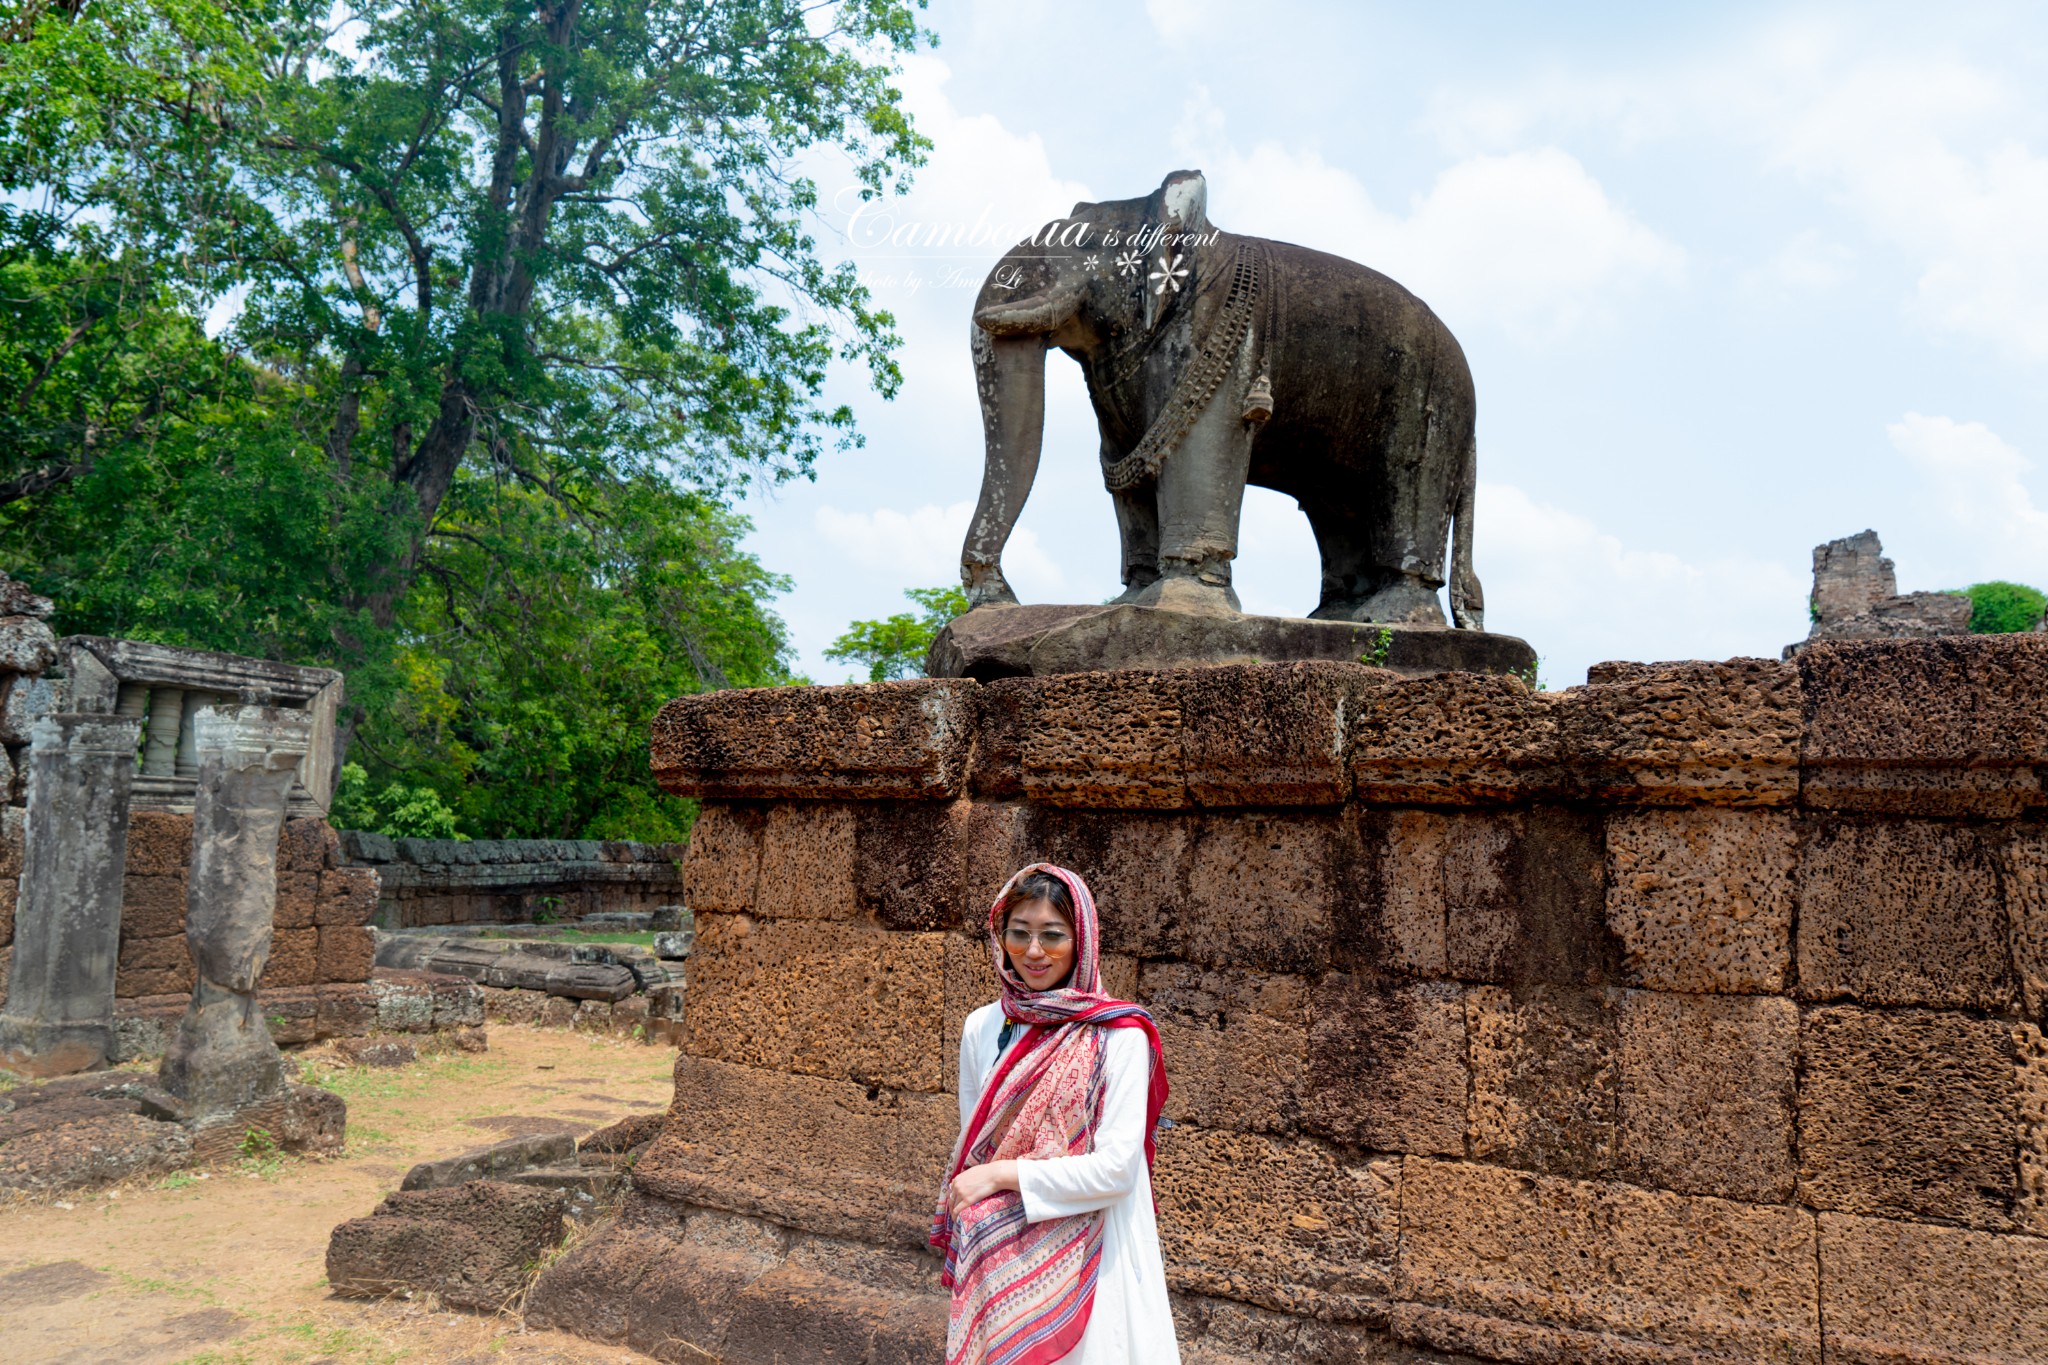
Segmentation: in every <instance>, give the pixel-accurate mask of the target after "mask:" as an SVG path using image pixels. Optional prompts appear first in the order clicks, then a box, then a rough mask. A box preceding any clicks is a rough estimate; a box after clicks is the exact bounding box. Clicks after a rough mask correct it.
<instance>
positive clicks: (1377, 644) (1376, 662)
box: [1358, 626, 1394, 668]
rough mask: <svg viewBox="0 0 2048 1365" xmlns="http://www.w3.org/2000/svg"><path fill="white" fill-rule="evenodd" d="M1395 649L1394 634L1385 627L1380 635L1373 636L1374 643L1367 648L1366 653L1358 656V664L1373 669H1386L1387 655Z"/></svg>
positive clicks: (1380, 629) (1381, 629) (1382, 627)
mask: <svg viewBox="0 0 2048 1365" xmlns="http://www.w3.org/2000/svg"><path fill="white" fill-rule="evenodd" d="M1393 647H1394V632H1393V631H1392V630H1390V629H1388V628H1387V627H1385V626H1381V627H1380V628H1379V631H1378V633H1377V634H1375V635H1374V636H1373V640H1372V643H1371V644H1370V645H1368V646H1366V650H1365V653H1363V654H1361V655H1359V656H1358V662H1360V663H1362V664H1368V665H1370V666H1371V667H1373V668H1381V667H1384V666H1385V664H1386V662H1387V653H1388V651H1390V650H1392V649H1393Z"/></svg>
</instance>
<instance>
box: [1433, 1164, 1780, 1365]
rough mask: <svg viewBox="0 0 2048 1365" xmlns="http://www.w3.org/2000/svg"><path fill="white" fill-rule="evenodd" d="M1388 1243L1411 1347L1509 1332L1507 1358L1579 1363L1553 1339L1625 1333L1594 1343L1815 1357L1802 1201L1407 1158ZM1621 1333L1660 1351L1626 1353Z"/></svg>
mask: <svg viewBox="0 0 2048 1365" xmlns="http://www.w3.org/2000/svg"><path fill="white" fill-rule="evenodd" d="M1400 1248H1401V1249H1400V1275H1401V1285H1400V1294H1401V1297H1402V1298H1403V1299H1406V1300H1410V1301H1411V1302H1412V1304H1413V1306H1412V1307H1409V1308H1406V1309H1404V1310H1402V1311H1398V1312H1397V1313H1396V1317H1395V1328H1396V1331H1397V1333H1398V1334H1399V1335H1401V1336H1402V1337H1403V1338H1404V1339H1405V1340H1409V1341H1413V1342H1416V1343H1417V1344H1426V1345H1438V1344H1439V1343H1441V1344H1442V1345H1444V1346H1447V1347H1449V1348H1451V1349H1462V1348H1460V1347H1458V1346H1456V1345H1454V1344H1453V1342H1454V1341H1455V1334H1457V1333H1464V1334H1467V1335H1466V1337H1465V1340H1466V1342H1467V1343H1468V1344H1472V1345H1477V1344H1480V1343H1482V1342H1485V1341H1486V1340H1487V1338H1488V1337H1489V1336H1492V1337H1493V1338H1494V1340H1495V1341H1496V1342H1498V1341H1499V1340H1500V1339H1501V1338H1503V1337H1518V1338H1519V1340H1518V1342H1517V1346H1518V1349H1517V1350H1516V1352H1515V1353H1514V1354H1513V1355H1512V1356H1510V1357H1509V1358H1516V1359H1524V1360H1576V1359H1584V1358H1585V1356H1584V1354H1582V1353H1581V1352H1580V1351H1578V1350H1576V1349H1575V1348H1576V1347H1578V1346H1580V1345H1581V1344H1582V1343H1579V1342H1577V1341H1575V1340H1574V1339H1573V1338H1571V1337H1570V1336H1568V1335H1564V1334H1568V1333H1571V1332H1575V1331H1583V1332H1592V1333H1611V1334H1613V1335H1614V1336H1616V1337H1620V1338H1623V1341H1620V1342H1612V1341H1610V1342H1608V1343H1604V1344H1605V1345H1607V1346H1608V1349H1609V1350H1612V1351H1613V1352H1614V1354H1613V1355H1612V1356H1611V1357H1610V1358H1611V1359H1614V1360H1617V1361H1619V1360H1628V1359H1639V1360H1649V1359H1670V1360H1694V1359H1713V1360H1721V1359H1727V1360H1773V1361H1800V1362H1817V1361H1818V1360H1819V1356H1820V1353H1819V1345H1820V1343H1819V1337H1820V1321H1819V1296H1820V1286H1819V1282H1818V1281H1819V1275H1818V1270H1819V1262H1818V1259H1817V1257H1816V1255H1815V1236H1814V1224H1813V1218H1812V1215H1810V1214H1808V1213H1805V1212H1804V1211H1802V1210H1798V1209H1788V1208H1768V1207H1758V1206H1756V1205H1751V1204H1739V1203H1734V1202H1731V1201H1728V1200H1723V1199H1707V1198H1696V1197H1689V1196H1686V1195H1680V1194H1672V1193H1668V1192H1665V1191H1656V1190H1641V1189H1636V1188H1635V1187H1633V1186H1629V1185H1615V1184H1605V1183H1600V1182H1594V1181H1577V1180H1565V1179H1560V1178H1557V1177H1553V1176H1531V1175H1527V1174H1524V1173H1522V1172H1519V1171H1512V1170H1504V1169H1502V1168H1499V1167H1494V1166H1481V1165H1469V1164H1461V1163H1447V1162H1441V1161H1431V1160H1428V1159H1427V1158H1423V1157H1409V1158H1407V1159H1406V1160H1405V1161H1403V1162H1402V1181H1401V1241H1400ZM1458 1314H1470V1315H1473V1317H1474V1318H1475V1319H1477V1320H1478V1321H1470V1320H1468V1321H1464V1322H1460V1321H1458V1320H1457V1319H1456V1316H1455V1315H1458ZM1488 1327H1491V1328H1493V1329H1494V1330H1493V1332H1492V1333H1489V1332H1488V1331H1486V1329H1487V1328H1488ZM1546 1328H1548V1329H1553V1330H1551V1331H1546V1330H1544V1329H1546ZM1474 1337H1477V1338H1478V1341H1474V1340H1473V1338H1474ZM1447 1338H1450V1339H1447ZM1630 1342H1644V1343H1656V1344H1658V1345H1661V1346H1666V1347H1670V1348H1673V1351H1672V1352H1671V1353H1670V1354H1668V1355H1652V1354H1651V1353H1650V1352H1647V1351H1645V1352H1642V1353H1641V1354H1640V1355H1634V1356H1631V1355H1629V1354H1625V1351H1626V1347H1627V1344H1628V1343H1630Z"/></svg>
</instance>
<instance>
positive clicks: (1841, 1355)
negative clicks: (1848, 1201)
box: [1820, 1213, 2048, 1365]
mask: <svg viewBox="0 0 2048 1365" xmlns="http://www.w3.org/2000/svg"><path fill="white" fill-rule="evenodd" d="M1820 1255H1821V1264H1822V1266H1823V1267H1825V1271H1826V1273H1825V1276H1824V1278H1823V1280H1822V1286H1821V1317H1822V1319H1823V1321H1825V1322H1826V1324H1827V1342H1826V1346H1827V1358H1828V1360H1830V1361H1842V1362H1845V1365H1900V1362H1908V1361H1911V1362H1919V1361H1930V1362H1931V1361H1950V1360H1953V1361H1971V1362H1977V1361H1986V1362H1994V1361H1995V1362H2000V1363H2001V1365H2003V1363H2004V1362H2014V1365H2017V1362H2020V1361H2035V1360H2048V1241H2044V1240H2043V1239H2041V1238H2038V1237H2001V1236H1997V1235H1995V1234H1992V1233H1987V1232H1971V1231H1968V1230H1966V1229H1963V1228H1955V1227H1939V1226H1934V1225H1930V1224H1927V1223H1905V1222H1898V1221H1895V1220H1893V1219H1889V1218H1853V1217H1848V1216H1846V1215H1843V1214H1836V1213H1824V1214H1822V1215H1821V1216H1820Z"/></svg>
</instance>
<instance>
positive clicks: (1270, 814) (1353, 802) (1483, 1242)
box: [528, 635, 2048, 1365]
mask: <svg viewBox="0 0 2048 1365" xmlns="http://www.w3.org/2000/svg"><path fill="white" fill-rule="evenodd" d="M2044 698H2048V638H2044V637H2042V636H2040V635H2027V636H2006V637H1969V636H1960V637H1951V638H1935V639H1918V640H1884V641H1826V640H1819V641H1815V642H1813V643H1811V644H1809V645H1808V646H1806V647H1805V648H1804V649H1803V650H1801V652H1800V653H1799V654H1798V656H1797V657H1796V659H1794V660H1791V661H1785V662H1781V661H1775V660H1771V661H1766V660H1757V659H1737V660H1731V661H1728V662H1725V663H1683V664H1666V665H1634V664H1614V665H1605V666H1602V667H1600V668H1597V669H1595V670H1594V671H1593V673H1592V676H1591V677H1590V678H1589V681H1588V683H1587V684H1586V685H1585V686H1583V687H1575V688H1571V689H1568V690H1566V691H1563V692H1557V693H1545V692H1532V691H1531V690H1530V689H1529V688H1528V687H1526V686H1525V685H1524V684H1523V683H1522V682H1521V680H1519V679H1518V678H1514V677H1501V676H1482V675H1478V674H1472V673H1440V674H1436V675H1433V676H1426V677H1402V676H1398V675H1396V674H1393V673H1390V672H1387V671H1385V670H1379V669H1374V668H1370V667H1366V666H1363V665H1358V664H1317V663H1307V664H1265V665H1247V666H1229V667H1215V668H1206V669H1196V670H1189V671H1172V670H1167V671H1137V670H1133V671H1123V672H1095V673H1076V674H1069V675H1064V676H1054V677H1045V678H1013V679H1008V680H1003V681H998V682H992V683H986V684H980V683H976V682H973V681H969V680H943V681H921V682H907V683H884V684H877V685H872V686H864V687H844V688H786V689H774V690H763V691H734V692H721V693H716V694H712V695H707V696H700V697H690V698H684V699H681V700H678V701H676V702H673V703H671V704H670V705H669V706H668V707H667V708H665V709H664V710H663V711H662V713H661V715H660V716H659V718H658V719H657V721H656V722H655V726H654V732H653V761H654V767H655V771H656V773H657V774H658V776H659V777H660V780H661V781H662V782H663V784H664V785H665V786H667V788H668V789H669V790H671V791H674V792H677V793H681V794H688V795H695V796H699V797H701V798H703V800H704V802H705V805H704V810H703V815H702V818H701V820H700V822H699V823H698V826H697V830H696V833H695V836H694V838H693V840H692V842H691V846H690V851H689V856H688V861H687V864H686V866H685V869H684V878H685V887H686V892H687V895H688V898H689V901H690V903H691V905H692V907H693V908H694V910H695V911H696V914H697V926H698V941H697V944H696V948H695V951H694V954H693V956H692V959H691V962H692V967H691V972H692V980H691V995H690V1001H689V1009H688V1020H687V1025H686V1030H685V1036H684V1041H683V1046H682V1053H681V1055H680V1057H679V1058H678V1060H677V1063H676V1073H675V1100H674V1104H673V1106H672V1107H671V1109H670V1110H669V1112H668V1115H667V1118H666V1121H665V1123H664V1124H663V1125H662V1127H661V1130H660V1134H659V1136H658V1137H657V1138H656V1139H655V1140H654V1141H653V1143H652V1145H651V1146H650V1147H648V1148H647V1149H646V1150H645V1151H644V1152H642V1154H641V1155H640V1157H639V1159H638V1161H637V1164H636V1166H635V1168H634V1171H633V1186H634V1190H633V1193H632V1194H631V1195H630V1196H629V1197H628V1200H627V1202H626V1204H625V1206H624V1208H623V1210H622V1212H621V1214H620V1216H619V1217H618V1218H617V1219H616V1220H615V1221H613V1222H612V1223H610V1224H609V1225H606V1226H603V1227H601V1228H600V1229H598V1230H596V1231H594V1232H593V1234H592V1235H591V1236H590V1237H588V1238H587V1239H586V1240H584V1241H583V1242H582V1243H580V1244H579V1245H577V1246H576V1247H575V1248H574V1249H573V1250H571V1251H570V1252H569V1253H568V1254H567V1255H566V1257H564V1258H563V1259H562V1260H560V1261H559V1262H557V1263H556V1264H554V1265H553V1266H552V1267H551V1268H549V1269H548V1270H547V1271H546V1272H545V1273H544V1274H543V1275H542V1276H541V1277H540V1279H539V1281H538V1283H537V1284H536V1285H535V1287H534V1289H533V1290H532V1292H531V1295H530V1298H529V1300H528V1309H529V1320H530V1321H531V1322H533V1323H535V1324H537V1325H552V1326H558V1327H563V1328H567V1329H569V1330H571V1331H574V1332H577V1333H580V1334H582V1335H584V1336H587V1337H592V1338H595V1339H598V1340H601V1341H609V1342H621V1343H627V1344H630V1345H632V1346H633V1347H636V1348H638V1349H640V1350H642V1351H645V1352H647V1353H649V1354H651V1355H654V1356H656V1357H657V1358H659V1359H662V1360H670V1361H702V1360H707V1359H718V1360H722V1361H725V1362H729V1365H755V1363H756V1362H758V1363H759V1365H768V1363H769V1362H791V1361H847V1362H853V1361H862V1362H872V1363H873V1365H880V1363H881V1362H905V1363H906V1365H907V1363H908V1362H928V1361H933V1360H937V1359H939V1358H940V1356H941V1353H942V1349H943V1342H944V1336H945V1302H946V1300H945V1295H944V1293H943V1291H942V1290H940V1289H939V1287H938V1283H937V1275H938V1266H937V1264H936V1262H935V1261H934V1260H933V1258H932V1257H931V1256H930V1254H929V1253H928V1252H927V1251H926V1249H925V1236H926V1228H927V1220H928V1217H929V1214H930V1212H931V1208H932V1205H933V1201H934V1198H935V1196H936V1193H937V1183H938V1180H939V1177H940V1174H941V1170H942V1167H943V1164H944V1162H945V1159H946V1156H947V1153H948V1150H949V1145H950V1143H951V1141H952V1138H953V1134H954V1128H955V1125H956V1122H957V1114H956V1112H955V1103H954V1098H953V1095H952V1093H951V1092H952V1091H953V1089H954V1086H955V1083H956V1082H955V1077H954V1075H953V1068H954V1056H955V1048H956V1046H957V1040H958V1033H959V1027H960V1021H961V1018H962V1016H963V1015H964V1014H965V1013H966V1012H967V1011H968V1010H969V1009H971V1008H973V1007H974V1006H977V1005H979V1004H981V1003H983V1002H984V1001H986V1000H988V999H991V998H993V995H994V985H993V982H992V980H991V979H990V978H989V975H988V967H987V958H986V955H985V953H984V952H983V950H982V948H981V946H980V942H979V938H978V935H979V933H980V920H981V916H982V915H983V914H984V913H985V911H986V907H987V904H988V902H989V901H990V899H991V898H992V897H993V895H994V893H995V891H996V889H997V888H998V886H999V885H1000V883H1001V882H1002V880H1003V878H1004V877H1005V876H1006V875H1007V874H1008V873H1009V872H1010V871H1011V870H1013V869H1014V868H1016V867H1017V866H1018V865H1020V864H1022V863H1024V862H1027V861H1031V860H1035V859H1049V860H1053V861H1057V862H1059V863H1061V864H1064V865H1067V866H1070V867H1073V868H1075V869H1077V870H1080V871H1081V872H1082V873H1083V874H1084V875H1085V876H1087V877H1088V878H1089V879H1090V881H1091V883H1092V884H1093V886H1094V888H1095V891H1096V894H1097V897H1098V900H1099V903H1100V907H1101V914H1102V923H1103V931H1104V939H1105V944H1104V947H1105V954H1106V955H1105V958H1104V974H1105V977H1106V983H1105V984H1106V987H1107V989H1109V990H1110V991H1112V992H1115V993H1118V994H1124V995H1129V996H1133V997H1134V998H1135V999H1137V1000H1138V1001H1140V1002H1141V1003H1143V1004H1144V1005H1146V1006H1147V1007H1148V1008H1149V1009H1150V1010H1151V1011H1152V1012H1153V1013H1154V1015H1155V1017H1156V1018H1157V1020H1158V1023H1159V1028H1160V1032H1161V1035H1162V1038H1163V1040H1164V1043H1165V1048H1166V1055H1167V1059H1168V1065H1169V1069H1170V1072H1171V1075H1172V1080H1173V1095H1172V1097H1171V1099H1170V1101H1169V1103H1168V1107H1167V1115H1168V1117H1169V1118H1170V1119H1171V1120H1172V1126H1171V1127H1170V1128H1167V1129H1166V1130H1165V1131H1163V1132H1162V1133H1161V1134H1160V1136H1159V1144H1158V1147H1159V1155H1158V1173H1157V1180H1156V1189H1157V1193H1158V1199H1159V1214H1160V1226H1161V1230H1162V1237H1163V1242H1164V1251H1165V1256H1166V1262H1167V1274H1168V1281H1169V1285H1170V1287H1171V1288H1172V1290H1173V1292H1174V1294H1175V1297H1176V1312H1177V1314H1178V1316H1179V1321H1180V1337H1181V1343H1182V1351H1183V1358H1184V1359H1185V1360H1186V1361H1188V1362H1190V1365H1254V1363H1255V1362H1256V1363H1257V1365H1279V1363H1280V1362H1283V1361H1284V1362H1297V1361H1309V1362H1316V1363H1317V1365H1352V1363H1353V1362H1360V1363H1362V1362H1367V1361H1372V1362H1381V1361H1402V1362H1411V1363H1419V1362H1426V1361H1435V1362H1451V1361H1473V1360H1486V1361H1516V1362H1565V1361H1574V1362H1576V1361H1594V1362H1617V1363H1619V1362H1627V1363H1628V1365H1637V1363H1638V1362H1642V1363H1647V1362H1707V1361H1765V1360H1768V1361H1790V1362H1821V1361H1827V1362H1865V1363H1867V1365H1878V1363H1879V1362H1884V1363H1885V1365H1898V1363H1900V1362H1909V1361H1913V1362H1934V1361H1978V1362H2020V1361H2041V1360H2048V1044H2044V1041H2043V1037H2042V1031H2041V1025H2042V1020H2043V1012H2044V1009H2048V795H2044V792H2043V777H2044V775H2048V707H2044V706H2043V704H2042V703H2043V699H2044Z"/></svg>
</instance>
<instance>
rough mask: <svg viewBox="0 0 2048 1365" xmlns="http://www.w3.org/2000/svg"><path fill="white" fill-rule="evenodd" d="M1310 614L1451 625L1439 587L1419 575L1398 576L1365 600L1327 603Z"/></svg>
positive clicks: (1377, 621) (1375, 621) (1427, 627)
mask: <svg viewBox="0 0 2048 1365" xmlns="http://www.w3.org/2000/svg"><path fill="white" fill-rule="evenodd" d="M1309 616H1310V618H1311V619H1312V620H1317V621H1358V622H1361V623H1367V622H1369V623H1371V624H1373V625H1380V626H1408V627H1410V628H1412V629H1420V630H1433V629H1440V628H1442V627H1443V626H1445V625H1447V624H1448V623H1447V622H1446V621H1445V620H1444V609H1443V604H1442V603H1440V602H1438V601H1437V596H1436V589H1434V588H1432V587H1430V586H1429V585H1428V584H1427V583H1424V582H1422V581H1421V580H1420V579H1415V578H1401V579H1396V580H1395V581H1394V582H1392V583H1388V584H1386V585H1385V586H1384V587H1381V588H1378V589H1376V590H1374V591H1373V592H1371V593H1369V594H1367V596H1366V597H1365V599H1364V600H1363V601H1359V602H1325V603H1323V605H1322V606H1320V607H1317V608H1316V609H1315V610H1314V611H1313V612H1310V613H1309Z"/></svg>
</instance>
